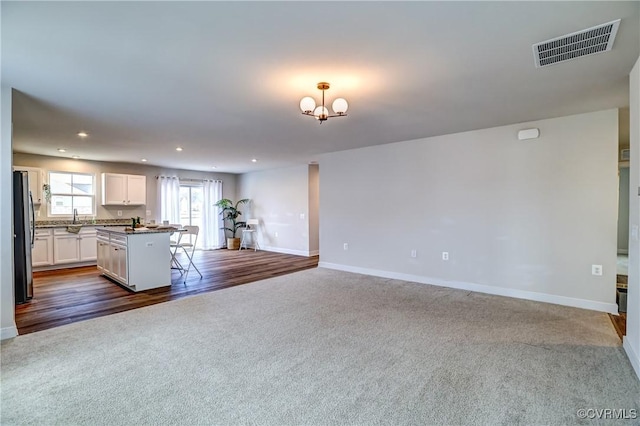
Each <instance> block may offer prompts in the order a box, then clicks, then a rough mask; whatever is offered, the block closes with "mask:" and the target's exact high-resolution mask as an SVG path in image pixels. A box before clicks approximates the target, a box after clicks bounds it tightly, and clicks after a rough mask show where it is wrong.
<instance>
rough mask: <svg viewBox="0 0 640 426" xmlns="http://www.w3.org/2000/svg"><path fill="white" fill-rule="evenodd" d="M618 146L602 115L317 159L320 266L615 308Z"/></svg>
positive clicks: (609, 118) (607, 114)
mask: <svg viewBox="0 0 640 426" xmlns="http://www.w3.org/2000/svg"><path fill="white" fill-rule="evenodd" d="M530 127H538V128H539V129H540V133H541V136H540V138H539V139H534V140H527V141H518V140H517V137H516V135H517V132H518V130H521V129H525V128H530ZM617 146H618V113H617V110H608V111H601V112H595V113H590V114H581V115H575V116H570V117H563V118H556V119H550V120H542V121H537V122H530V123H523V124H519V125H510V126H503V127H496V128H491V129H485V130H478V131H472V132H466V133H459V134H452V135H446V136H439V137H432V138H427V139H420V140H415V141H407V142H400V143H395V144H388V145H382V146H376V147H369V148H363V149H357V150H350V151H342V152H336V153H331V154H326V155H323V156H321V157H320V161H319V163H320V168H321V170H322V173H321V176H320V188H321V191H320V259H321V262H320V265H321V266H324V267H330V268H336V269H343V270H350V271H354V272H362V273H368V274H372V275H380V276H387V277H394V278H401V279H408V280H413V281H417V282H423V283H432V284H437V285H444V286H450V287H458V288H465V289H470V290H475V291H482V292H488V293H494V294H502V295H508V296H514V297H522V298H527V299H533V300H542V301H547V302H552V303H559V304H565V305H571V306H580V307H584V308H589V309H596V310H602V311H608V312H617V306H616V305H615V280H616V278H615V274H616V246H617V241H616V236H617V202H618V199H617V198H618V197H617V192H618V179H617V167H618V161H617V156H618V154H617V151H618V150H617ZM343 243H348V245H349V247H348V250H346V251H345V250H343ZM412 249H415V250H417V257H416V258H411V256H410V253H411V250H412ZM443 251H447V252H448V253H449V257H450V260H449V261H443V260H442V252H443ZM592 264H600V265H603V271H604V274H603V276H593V275H592V274H591V265H592Z"/></svg>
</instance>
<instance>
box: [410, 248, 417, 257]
mask: <svg viewBox="0 0 640 426" xmlns="http://www.w3.org/2000/svg"><path fill="white" fill-rule="evenodd" d="M411 257H418V250H415V249H414V250H411Z"/></svg>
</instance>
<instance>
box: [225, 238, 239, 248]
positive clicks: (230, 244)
mask: <svg viewBox="0 0 640 426" xmlns="http://www.w3.org/2000/svg"><path fill="white" fill-rule="evenodd" d="M227 248H228V249H229V250H238V249H239V248H240V238H227Z"/></svg>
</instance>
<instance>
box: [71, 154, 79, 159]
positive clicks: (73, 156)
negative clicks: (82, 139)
mask: <svg viewBox="0 0 640 426" xmlns="http://www.w3.org/2000/svg"><path fill="white" fill-rule="evenodd" d="M71 158H73V159H74V160H77V159H78V158H80V156H79V155H72V156H71Z"/></svg>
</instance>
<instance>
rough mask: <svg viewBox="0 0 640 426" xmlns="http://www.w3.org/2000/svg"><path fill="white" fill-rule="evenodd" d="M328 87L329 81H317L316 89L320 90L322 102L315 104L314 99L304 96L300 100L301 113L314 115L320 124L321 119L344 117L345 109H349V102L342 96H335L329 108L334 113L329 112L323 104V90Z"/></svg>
mask: <svg viewBox="0 0 640 426" xmlns="http://www.w3.org/2000/svg"><path fill="white" fill-rule="evenodd" d="M328 89H329V83H325V82H320V83H318V90H321V91H322V103H321V104H319V105H318V106H316V101H315V100H314V99H313V98H312V97H310V96H305V97H304V98H302V99H301V100H300V109H301V110H302V114H303V115H308V116H310V117H315V119H316V120H319V121H320V124H322V122H323V121H327V119H328V118H330V117H345V116H346V115H347V109H349V104H348V103H347V101H346V100H345V99H344V98H337V99H335V100H334V101H333V104H332V105H331V109H333V112H334V114H333V115H330V114H329V109H328V108H327V107H326V106H325V104H324V92H325V90H328Z"/></svg>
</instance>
